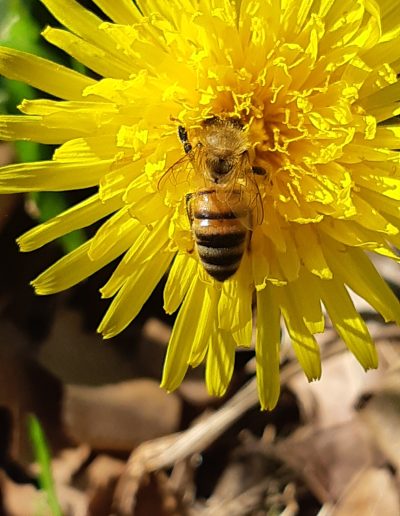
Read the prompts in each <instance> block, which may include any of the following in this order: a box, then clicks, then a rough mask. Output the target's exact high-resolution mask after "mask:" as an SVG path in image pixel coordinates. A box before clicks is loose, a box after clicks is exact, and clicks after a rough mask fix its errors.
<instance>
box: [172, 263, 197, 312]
mask: <svg viewBox="0 0 400 516" xmlns="http://www.w3.org/2000/svg"><path fill="white" fill-rule="evenodd" d="M197 267H198V264H197V261H196V260H195V259H193V258H192V257H191V256H190V255H188V254H186V253H178V254H177V255H176V256H175V260H174V262H173V264H172V267H171V270H170V271H169V274H168V280H167V283H166V285H165V288H164V310H165V312H166V313H167V314H173V313H174V312H175V311H176V310H177V309H178V307H179V305H180V304H181V303H182V301H183V298H184V297H185V294H186V292H187V290H188V288H189V286H190V285H191V283H192V281H193V276H194V275H195V273H196V272H197Z"/></svg>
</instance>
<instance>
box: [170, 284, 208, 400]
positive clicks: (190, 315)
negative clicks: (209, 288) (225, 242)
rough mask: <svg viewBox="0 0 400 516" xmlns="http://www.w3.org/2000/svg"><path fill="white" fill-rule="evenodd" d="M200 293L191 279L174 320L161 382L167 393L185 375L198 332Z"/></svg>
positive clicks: (179, 382)
mask: <svg viewBox="0 0 400 516" xmlns="http://www.w3.org/2000/svg"><path fill="white" fill-rule="evenodd" d="M202 291H203V286H202V282H201V281H200V280H199V278H198V277H195V278H193V281H192V284H191V285H190V288H189V290H188V293H187V294H186V296H185V299H184V300H183V303H182V306H181V308H180V310H179V313H178V317H177V318H176V321H175V324H174V328H173V330H172V335H171V339H170V341H169V344H168V350H167V354H166V357H165V361H164V370H163V377H162V380H161V387H164V388H165V389H167V390H168V391H173V390H175V389H176V388H177V387H179V385H180V384H181V382H182V380H183V378H184V376H185V374H186V371H187V368H188V363H189V357H190V353H191V348H192V342H193V339H194V337H195V335H196V332H197V331H198V326H197V324H198V317H199V313H200V311H201V306H202V304H201V302H199V295H198V294H199V293H200V294H201V293H202ZM207 345H208V342H207Z"/></svg>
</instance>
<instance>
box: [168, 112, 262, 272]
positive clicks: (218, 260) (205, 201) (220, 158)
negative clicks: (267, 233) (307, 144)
mask: <svg viewBox="0 0 400 516" xmlns="http://www.w3.org/2000/svg"><path fill="white" fill-rule="evenodd" d="M178 136H179V139H180V140H181V142H182V145H183V149H184V151H185V155H186V159H187V160H189V162H191V164H192V167H193V173H194V175H195V176H196V177H197V179H199V178H201V179H202V181H201V182H197V184H202V186H201V187H199V188H198V189H197V190H196V191H195V192H191V193H188V194H186V211H187V214H188V218H189V222H190V225H191V229H192V234H193V239H194V242H195V247H196V249H197V253H198V256H199V258H200V261H201V263H202V265H203V267H204V269H205V271H206V272H207V273H208V274H209V275H210V276H211V277H213V278H214V279H216V280H217V281H219V282H223V281H225V280H227V279H228V278H230V277H231V276H233V275H234V274H235V272H236V271H237V270H238V268H239V265H240V263H241V260H242V258H243V255H244V253H245V250H246V247H248V246H249V245H250V240H251V234H252V228H253V225H254V223H260V222H261V221H262V216H263V211H262V202H261V196H260V193H259V190H258V186H257V182H256V180H255V177H254V175H255V174H258V175H265V173H266V172H265V170H264V169H263V168H261V167H252V166H251V164H250V159H249V153H248V147H249V145H248V141H247V138H246V134H245V132H244V131H243V125H242V123H241V122H240V120H239V119H236V118H227V119H222V118H220V117H217V116H214V117H213V118H210V119H206V120H204V121H203V123H202V124H201V126H200V128H199V129H198V130H197V131H196V132H195V140H194V145H192V143H191V142H190V141H189V138H188V134H187V131H186V129H185V128H184V127H182V126H179V128H178ZM182 161H184V159H183V160H180V164H181V163H182Z"/></svg>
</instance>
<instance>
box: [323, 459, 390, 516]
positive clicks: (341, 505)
mask: <svg viewBox="0 0 400 516" xmlns="http://www.w3.org/2000/svg"><path fill="white" fill-rule="evenodd" d="M399 507H400V499H399V493H398V490H397V487H396V483H395V481H394V479H393V475H392V474H391V473H390V471H389V470H387V469H383V468H380V469H378V468H369V469H367V470H365V471H363V472H361V473H359V474H358V475H356V476H355V477H354V478H353V480H352V481H351V482H349V485H348V489H347V491H346V493H345V494H344V495H343V497H342V498H341V500H340V501H339V502H338V503H337V505H336V506H335V507H334V508H333V510H332V511H329V513H328V514H329V516H355V515H360V516H361V515H362V516H398V514H399Z"/></svg>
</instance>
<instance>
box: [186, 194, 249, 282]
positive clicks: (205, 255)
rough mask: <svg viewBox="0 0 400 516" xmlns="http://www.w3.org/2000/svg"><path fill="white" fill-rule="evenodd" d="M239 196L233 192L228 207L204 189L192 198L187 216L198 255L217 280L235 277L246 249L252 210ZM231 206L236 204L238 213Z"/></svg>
mask: <svg viewBox="0 0 400 516" xmlns="http://www.w3.org/2000/svg"><path fill="white" fill-rule="evenodd" d="M240 195H241V194H240V192H239V191H238V192H235V191H234V192H232V193H231V194H230V201H231V202H230V203H229V204H228V202H227V201H225V200H223V199H221V198H219V197H218V196H217V193H216V190H211V189H204V190H200V191H199V192H197V193H194V194H191V195H190V196H189V200H188V203H189V204H188V214H189V217H190V222H191V225H192V231H193V236H194V239H195V242H196V248H197V252H198V254H199V257H200V260H201V263H202V264H203V267H204V269H205V270H206V272H207V273H208V274H209V275H210V276H212V277H213V278H215V279H216V280H217V281H225V280H226V279H228V278H229V277H230V276H232V275H233V274H235V272H236V271H237V270H238V268H239V265H240V262H241V260H242V257H243V254H244V252H245V249H246V244H247V235H248V233H249V230H248V229H247V228H249V227H250V210H249V207H248V205H247V203H246V202H245V201H243V200H242V199H241V197H240ZM232 197H233V200H232ZM232 201H234V202H232ZM230 204H231V205H232V204H235V212H233V210H232V208H231V207H230Z"/></svg>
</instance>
